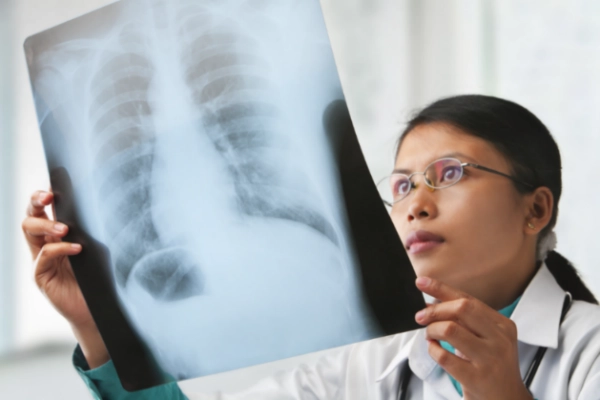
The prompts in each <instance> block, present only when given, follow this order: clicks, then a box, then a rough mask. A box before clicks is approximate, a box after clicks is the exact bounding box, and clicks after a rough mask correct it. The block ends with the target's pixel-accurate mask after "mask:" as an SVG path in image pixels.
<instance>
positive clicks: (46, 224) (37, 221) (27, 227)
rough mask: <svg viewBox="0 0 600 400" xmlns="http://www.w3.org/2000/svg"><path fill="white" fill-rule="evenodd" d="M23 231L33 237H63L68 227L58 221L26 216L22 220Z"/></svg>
mask: <svg viewBox="0 0 600 400" xmlns="http://www.w3.org/2000/svg"><path fill="white" fill-rule="evenodd" d="M22 228H23V232H25V234H26V235H29V236H33V237H42V238H43V237H44V236H55V237H63V236H65V235H66V234H67V232H68V230H69V228H68V227H67V225H65V224H62V223H60V222H56V221H51V220H48V219H44V218H39V217H27V218H25V219H24V220H23V224H22Z"/></svg>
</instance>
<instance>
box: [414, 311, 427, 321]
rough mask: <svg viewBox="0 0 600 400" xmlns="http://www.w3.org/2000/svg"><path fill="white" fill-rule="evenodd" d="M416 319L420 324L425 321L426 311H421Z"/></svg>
mask: <svg viewBox="0 0 600 400" xmlns="http://www.w3.org/2000/svg"><path fill="white" fill-rule="evenodd" d="M415 318H416V319H417V321H418V322H421V321H423V319H425V311H424V310H421V311H419V312H418V313H417V314H416V315H415Z"/></svg>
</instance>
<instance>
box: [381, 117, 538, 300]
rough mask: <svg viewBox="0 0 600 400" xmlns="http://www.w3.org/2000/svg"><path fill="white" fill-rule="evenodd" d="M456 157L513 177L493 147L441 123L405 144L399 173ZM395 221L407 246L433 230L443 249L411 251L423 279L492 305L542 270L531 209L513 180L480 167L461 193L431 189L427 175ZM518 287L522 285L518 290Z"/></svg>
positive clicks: (458, 188) (421, 244) (398, 207)
mask: <svg viewBox="0 0 600 400" xmlns="http://www.w3.org/2000/svg"><path fill="white" fill-rule="evenodd" d="M443 157H453V158H456V159H458V160H460V161H461V162H472V163H476V164H480V165H483V166H485V167H488V168H492V169H494V170H497V171H500V172H503V173H505V174H510V173H511V171H510V166H509V163H508V161H507V160H506V159H505V157H504V156H503V155H502V154H501V153H500V152H499V151H498V150H496V149H495V148H494V147H493V146H492V145H491V144H490V143H488V142H486V141H485V140H483V139H480V138H477V137H475V136H471V135H468V134H466V133H464V132H463V131H461V130H459V129H457V128H454V127H452V126H449V125H445V124H441V123H431V124H425V125H420V126H417V127H416V128H414V129H413V130H412V131H410V132H409V133H408V134H407V135H406V137H405V138H404V140H403V142H402V144H401V147H400V149H399V153H398V157H397V159H396V165H395V169H404V170H408V171H410V172H411V173H412V172H421V171H424V170H425V168H426V167H427V166H428V165H429V164H430V163H431V162H433V161H435V160H437V159H440V158H443ZM412 180H413V182H415V183H416V184H417V188H416V189H413V190H412V191H411V192H410V193H409V195H408V196H407V197H405V198H404V199H402V200H401V201H400V202H398V203H396V204H395V205H394V207H393V208H392V212H391V217H392V220H393V222H394V225H395V227H396V230H397V231H398V234H399V235H400V238H401V239H402V242H403V243H404V244H405V248H406V244H407V240H408V239H409V238H410V236H411V234H413V235H414V232H417V231H427V232H430V233H433V234H434V235H438V236H439V237H441V240H442V242H441V243H438V244H433V245H431V244H427V243H426V240H425V241H423V240H421V241H417V242H416V243H414V244H413V245H412V246H410V247H409V248H407V252H408V255H409V258H410V260H411V262H412V264H413V266H414V268H415V271H416V274H417V276H428V277H431V278H435V279H439V280H441V281H442V282H444V283H447V284H449V285H452V286H454V287H456V288H458V289H460V290H463V291H465V292H467V293H470V294H471V295H473V296H475V297H477V298H479V299H481V300H483V301H485V302H487V303H488V304H490V305H492V304H493V303H495V302H496V301H501V300H497V299H498V298H499V297H502V295H501V293H503V292H506V290H507V287H506V285H510V284H511V283H510V282H514V281H515V280H517V281H519V280H520V279H518V277H520V276H523V274H524V273H529V272H530V271H529V270H530V269H531V268H530V267H529V266H530V265H532V264H533V265H534V264H535V237H534V236H532V235H528V234H526V232H525V229H524V227H526V226H527V217H528V206H527V204H526V202H525V196H523V195H521V194H519V193H518V192H517V190H516V188H515V187H514V184H513V183H512V181H511V180H510V179H508V178H506V177H502V176H499V175H496V174H493V173H489V172H486V171H482V170H479V169H476V168H473V167H465V169H464V176H463V177H462V179H461V180H460V181H459V182H458V183H457V184H455V185H454V186H451V187H448V188H445V189H437V190H433V191H432V190H429V188H428V187H427V186H426V185H425V184H424V181H423V176H422V175H415V176H414V177H413V178H412ZM513 285H514V284H513Z"/></svg>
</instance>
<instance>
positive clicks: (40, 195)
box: [38, 193, 47, 202]
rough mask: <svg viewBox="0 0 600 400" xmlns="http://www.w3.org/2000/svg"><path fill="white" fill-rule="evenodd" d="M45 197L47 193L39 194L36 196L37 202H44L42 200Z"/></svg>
mask: <svg viewBox="0 0 600 400" xmlns="http://www.w3.org/2000/svg"><path fill="white" fill-rule="evenodd" d="M46 195H47V193H40V194H39V195H38V201H40V202H44V200H46Z"/></svg>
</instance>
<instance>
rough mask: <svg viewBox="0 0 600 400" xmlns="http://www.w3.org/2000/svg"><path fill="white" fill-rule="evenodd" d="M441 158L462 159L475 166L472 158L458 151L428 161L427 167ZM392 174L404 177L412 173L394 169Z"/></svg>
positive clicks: (403, 169)
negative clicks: (403, 175)
mask: <svg viewBox="0 0 600 400" xmlns="http://www.w3.org/2000/svg"><path fill="white" fill-rule="evenodd" d="M441 158H458V159H463V158H464V159H467V161H471V162H473V163H475V164H477V163H476V162H475V160H474V159H473V158H472V157H469V156H468V155H466V154H463V153H461V152H459V151H453V152H452V153H446V154H443V155H441V156H439V157H435V158H434V159H432V160H431V161H430V162H429V163H428V164H427V165H429V164H431V163H432V162H434V161H436V160H439V159H441ZM461 162H464V161H462V160H461ZM392 173H393V174H405V175H410V174H411V173H412V170H410V169H405V168H396V169H394V170H393V171H392Z"/></svg>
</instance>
